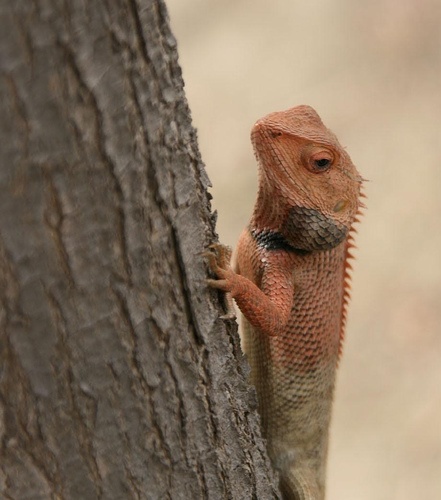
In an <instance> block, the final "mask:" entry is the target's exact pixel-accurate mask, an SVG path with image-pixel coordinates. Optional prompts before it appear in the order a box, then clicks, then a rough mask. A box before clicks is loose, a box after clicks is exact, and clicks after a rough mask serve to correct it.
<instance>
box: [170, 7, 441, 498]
mask: <svg viewBox="0 0 441 500" xmlns="http://www.w3.org/2000/svg"><path fill="white" fill-rule="evenodd" d="M168 5H169V9H170V15H171V21H172V27H173V29H174V32H175V34H176V36H177V38H178V44H179V46H178V48H179V51H180V61H181V65H182V67H183V72H184V79H185V82H186V91H187V96H188V99H189V102H190V106H191V109H192V112H193V120H194V124H195V126H196V127H197V128H198V130H199V139H200V148H201V151H202V156H203V159H204V161H205V163H206V165H207V170H208V173H209V175H210V178H211V180H212V182H213V189H212V193H213V195H214V206H215V208H217V209H218V211H219V224H218V229H219V233H220V237H221V240H222V241H223V242H225V243H228V244H231V245H234V244H235V242H236V240H237V238H238V235H239V233H240V231H241V229H242V228H243V227H244V226H245V224H246V223H247V221H248V218H249V216H250V213H251V210H252V207H253V204H254V199H255V194H256V166H255V162H254V158H253V154H252V150H251V145H250V142H249V130H250V127H251V125H252V124H253V122H254V121H255V120H256V119H258V118H260V117H261V116H263V115H265V114H266V113H268V112H271V111H275V110H281V109H285V108H288V107H291V106H294V105H297V104H310V105H312V106H313V107H314V108H316V110H317V111H318V112H319V114H320V115H321V116H322V118H323V121H324V122H325V124H326V125H327V126H328V127H330V128H331V129H332V130H333V131H334V132H336V134H337V135H338V137H339V138H340V141H341V142H342V144H344V145H345V146H347V148H348V151H349V153H350V154H351V156H352V159H353V161H354V163H355V164H356V165H357V166H358V168H359V170H360V172H361V173H362V174H363V176H364V177H366V178H367V179H369V180H370V181H371V182H369V183H368V184H367V185H366V188H367V194H368V196H369V198H368V200H367V203H368V206H369V209H368V211H367V212H366V215H365V218H364V220H363V223H362V225H361V226H360V228H359V235H358V238H357V243H358V246H359V250H358V252H357V262H356V266H355V279H354V281H353V300H352V304H351V308H350V315H349V324H348V331H347V341H346V345H345V352H344V358H343V361H342V363H341V369H340V373H339V379H338V389H337V396H336V405H335V410H334V420H333V429H332V441H331V450H330V457H331V458H330V461H329V473H328V476H329V478H328V499H329V500H354V499H357V500H383V499H384V500H393V499H397V500H398V499H399V500H411V499H412V500H414V499H415V498H424V499H425V500H431V499H433V500H437V499H439V498H441V337H440V324H441V265H440V264H441V257H440V243H441V222H440V220H441V217H440V211H441V172H440V170H441V138H440V130H441V127H440V125H441V30H440V29H439V26H440V25H441V2H439V1H438V0H400V1H398V0H373V1H371V2H354V1H350V0H341V1H339V2H336V1H334V2H332V1H330V0H328V1H327V0H315V1H312V2H305V1H300V0H298V1H288V0H284V1H282V0H280V1H276V2H268V0H253V1H243V0H234V1H233V0H229V1H227V0H224V1H222V2H219V1H214V0H212V1H207V0H184V1H183V0H169V1H168Z"/></svg>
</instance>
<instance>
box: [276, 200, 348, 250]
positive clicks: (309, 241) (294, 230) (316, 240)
mask: <svg viewBox="0 0 441 500" xmlns="http://www.w3.org/2000/svg"><path fill="white" fill-rule="evenodd" d="M280 232H281V234H282V235H283V236H284V238H285V240H286V241H287V242H288V243H289V245H291V246H292V247H294V248H296V249H298V250H303V251H306V252H313V251H319V250H330V249H331V248H334V247H336V246H337V245H339V244H340V243H341V242H342V241H344V240H345V239H346V237H347V235H348V233H349V228H348V227H346V226H345V225H343V224H340V223H338V222H336V221H335V220H334V219H332V218H331V217H328V216H326V215H324V214H322V213H321V212H319V211H318V210H314V209H313V208H306V207H292V208H291V209H290V210H289V212H288V217H287V218H286V220H285V222H284V223H283V225H282V227H281V230H280Z"/></svg>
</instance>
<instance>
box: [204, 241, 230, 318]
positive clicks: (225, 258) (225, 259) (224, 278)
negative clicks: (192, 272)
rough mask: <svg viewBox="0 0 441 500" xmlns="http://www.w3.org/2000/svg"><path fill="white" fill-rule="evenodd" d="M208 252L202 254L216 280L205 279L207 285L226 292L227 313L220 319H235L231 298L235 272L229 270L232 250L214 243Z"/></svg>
mask: <svg viewBox="0 0 441 500" xmlns="http://www.w3.org/2000/svg"><path fill="white" fill-rule="evenodd" d="M209 248H210V250H209V251H207V252H204V253H203V254H202V256H203V257H205V258H206V259H207V262H208V267H209V269H210V271H211V272H213V273H214V274H215V275H216V277H217V279H207V280H206V282H207V285H208V286H210V287H211V288H217V289H218V290H222V291H223V292H226V294H225V302H226V303H225V306H226V309H227V313H226V314H224V315H222V316H221V318H222V319H235V318H236V313H235V311H234V304H233V299H232V297H231V293H230V292H231V289H232V279H234V276H235V274H236V273H235V272H234V271H233V270H232V269H231V265H230V262H231V255H232V253H233V252H232V250H231V248H230V247H228V246H226V245H221V244H220V243H214V244H213V245H210V247H209Z"/></svg>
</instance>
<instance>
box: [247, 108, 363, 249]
mask: <svg viewBox="0 0 441 500" xmlns="http://www.w3.org/2000/svg"><path fill="white" fill-rule="evenodd" d="M251 140H252V142H253V146H254V151H255V155H256V158H257V161H258V163H259V195H258V200H257V204H256V208H255V211H254V216H253V221H252V224H255V225H256V226H257V227H258V228H259V229H270V230H275V231H277V232H279V233H281V234H282V235H283V237H284V238H285V239H286V241H287V242H288V243H289V244H290V245H292V246H293V247H294V248H297V249H300V250H305V251H312V250H326V249H329V248H333V247H335V246H337V245H338V244H339V243H341V242H342V241H343V240H344V239H345V238H346V236H347V234H348V232H349V230H350V228H351V225H352V223H353V222H354V219H355V217H356V214H357V211H358V210H359V205H360V202H359V196H360V187H361V183H362V180H363V179H362V178H361V177H360V175H359V173H358V172H357V169H356V168H355V166H354V165H353V163H352V161H351V159H350V158H349V155H348V154H347V153H346V151H345V150H344V149H343V148H342V146H341V145H340V143H339V142H338V140H337V138H336V136H335V135H334V134H333V133H332V132H331V131H330V130H328V129H327V128H326V127H325V126H324V125H323V123H322V121H321V119H320V117H319V116H318V114H317V113H316V112H315V111H314V110H313V109H312V108H311V107H309V106H297V107H295V108H291V109H288V110H287V111H280V112H275V113H271V114H269V115H267V116H265V117H264V118H262V119H260V120H258V121H257V123H256V124H255V125H254V127H253V129H252V132H251Z"/></svg>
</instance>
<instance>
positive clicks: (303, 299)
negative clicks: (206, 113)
mask: <svg viewBox="0 0 441 500" xmlns="http://www.w3.org/2000/svg"><path fill="white" fill-rule="evenodd" d="M251 138H252V142H253V146H254V150H255V154H256V158H257V161H258V164H259V192H258V197H257V202H256V206H255V209H254V213H253V216H252V218H251V222H250V224H249V226H248V228H247V229H246V230H245V231H244V232H243V233H242V236H241V238H240V241H239V244H238V249H237V259H236V266H235V269H234V270H233V269H231V267H230V266H229V263H228V259H229V254H228V251H227V250H226V249H225V247H222V246H217V247H216V248H215V251H214V253H212V254H211V256H209V262H210V267H211V269H212V270H213V272H214V273H215V274H216V276H217V279H216V280H209V284H210V285H211V286H213V287H215V288H218V289H220V290H223V291H225V292H228V293H230V294H231V296H232V297H233V298H234V299H235V301H236V303H237V305H238V306H239V309H240V310H241V312H242V314H243V330H244V335H243V336H244V350H245V353H246V354H247V357H248V360H249V362H250V364H251V379H252V383H253V384H254V385H255V386H256V390H257V395H258V399H259V410H260V414H261V418H262V426H263V432H264V435H265V437H266V439H267V445H268V452H269V455H270V458H271V460H272V463H273V465H274V467H275V468H276V469H277V470H278V471H279V475H280V487H281V491H282V493H283V496H284V498H285V499H295V500H322V499H323V498H324V495H325V468H326V456H327V448H328V430H329V423H330V418H331V406H332V397H333V392H334V383H335V373H336V369H337V364H338V358H339V354H340V351H341V345H342V339H343V330H344V323H345V314H346V304H347V300H348V284H347V281H348V273H347V270H348V264H347V259H348V258H349V257H350V255H349V248H350V247H351V236H350V231H351V228H352V224H353V223H354V221H355V220H356V215H357V214H358V213H359V209H360V205H361V204H360V201H359V197H360V187H361V182H362V179H361V177H360V176H359V174H358V172H357V170H356V168H355V167H354V165H353V164H352V162H351V160H350V158H349V156H348V154H347V153H346V152H345V150H344V149H343V148H342V147H341V146H340V144H339V143H338V141H337V138H336V137H335V135H334V134H333V133H332V132H331V131H329V130H328V129H327V128H326V127H325V126H324V125H323V123H322V121H321V120H320V118H319V116H318V115H317V113H316V112H315V111H314V110H313V109H312V108H310V107H309V106H298V107H295V108H292V109H289V110H287V111H283V112H277V113H271V114H270V115H268V116H266V117H264V118H262V119H261V120H259V121H258V122H257V123H256V124H255V125H254V127H253V130H252V134H251Z"/></svg>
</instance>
